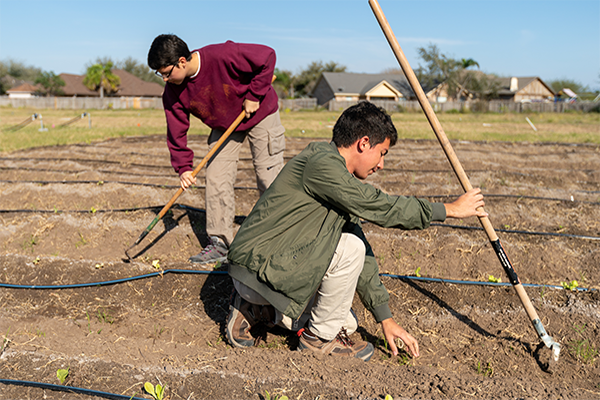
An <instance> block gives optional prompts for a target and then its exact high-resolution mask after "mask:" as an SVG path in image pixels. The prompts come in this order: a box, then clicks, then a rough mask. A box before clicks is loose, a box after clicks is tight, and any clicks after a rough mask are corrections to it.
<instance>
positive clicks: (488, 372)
mask: <svg viewBox="0 0 600 400" xmlns="http://www.w3.org/2000/svg"><path fill="white" fill-rule="evenodd" d="M477 373H478V374H480V375H483V376H487V377H490V378H491V377H492V375H494V369H493V368H492V364H491V363H487V366H485V367H484V366H483V364H482V363H481V361H477Z"/></svg>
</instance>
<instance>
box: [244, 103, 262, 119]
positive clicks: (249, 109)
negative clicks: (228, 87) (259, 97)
mask: <svg viewBox="0 0 600 400" xmlns="http://www.w3.org/2000/svg"><path fill="white" fill-rule="evenodd" d="M243 105H244V111H246V118H250V115H251V114H253V113H255V112H256V111H258V108H259V107H260V103H259V102H258V101H252V100H248V99H246V100H244V103H243Z"/></svg>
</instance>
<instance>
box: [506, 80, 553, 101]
mask: <svg viewBox="0 0 600 400" xmlns="http://www.w3.org/2000/svg"><path fill="white" fill-rule="evenodd" d="M496 80H497V81H498V83H499V89H498V98H499V99H500V100H510V101H514V102H521V103H526V102H544V101H553V100H554V96H555V95H556V94H555V93H554V90H552V88H551V87H550V86H548V85H547V84H546V83H545V82H544V81H542V80H541V79H540V78H538V77H537V76H534V77H516V76H513V77H511V78H496Z"/></svg>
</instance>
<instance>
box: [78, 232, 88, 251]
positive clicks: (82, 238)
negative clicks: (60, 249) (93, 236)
mask: <svg viewBox="0 0 600 400" xmlns="http://www.w3.org/2000/svg"><path fill="white" fill-rule="evenodd" d="M86 244H88V242H87V240H85V238H84V237H83V235H82V234H81V233H80V234H79V240H78V241H77V242H76V243H75V247H76V248H79V247H81V246H85V245H86Z"/></svg>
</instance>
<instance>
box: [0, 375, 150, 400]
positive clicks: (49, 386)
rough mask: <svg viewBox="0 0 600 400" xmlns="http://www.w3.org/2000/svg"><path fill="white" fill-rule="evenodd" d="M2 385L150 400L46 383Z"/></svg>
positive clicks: (9, 381)
mask: <svg viewBox="0 0 600 400" xmlns="http://www.w3.org/2000/svg"><path fill="white" fill-rule="evenodd" d="M0 383H3V384H5V385H16V386H29V387H34V388H39V389H48V390H57V391H60V392H67V393H76V394H83V395H86V396H96V397H104V398H106V399H114V400H148V399H145V398H142V397H133V396H124V395H122V394H115V393H109V392H101V391H98V390H92V389H84V388H78V387H74V386H63V385H55V384H52V383H45V382H32V381H20V380H13V379H0ZM134 396H135V393H134Z"/></svg>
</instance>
